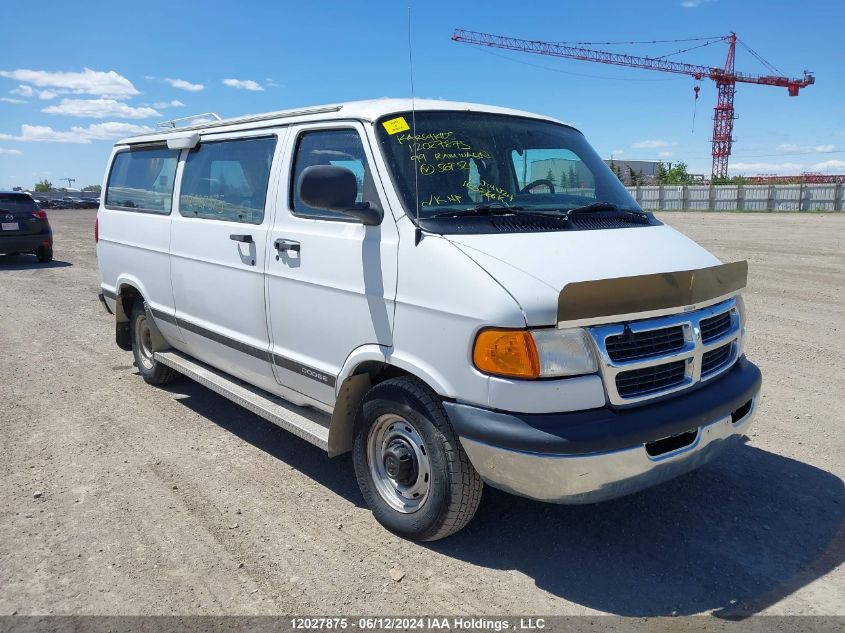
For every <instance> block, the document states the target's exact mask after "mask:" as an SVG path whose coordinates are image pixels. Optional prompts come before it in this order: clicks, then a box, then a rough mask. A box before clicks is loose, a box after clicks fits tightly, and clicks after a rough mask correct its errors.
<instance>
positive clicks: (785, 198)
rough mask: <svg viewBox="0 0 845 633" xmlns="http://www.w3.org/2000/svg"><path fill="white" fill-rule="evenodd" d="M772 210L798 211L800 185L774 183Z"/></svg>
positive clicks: (799, 208)
mask: <svg viewBox="0 0 845 633" xmlns="http://www.w3.org/2000/svg"><path fill="white" fill-rule="evenodd" d="M772 188H773V189H774V200H773V201H772V211H800V210H801V204H800V202H801V189H802V186H801V185H775V186H774V187H772Z"/></svg>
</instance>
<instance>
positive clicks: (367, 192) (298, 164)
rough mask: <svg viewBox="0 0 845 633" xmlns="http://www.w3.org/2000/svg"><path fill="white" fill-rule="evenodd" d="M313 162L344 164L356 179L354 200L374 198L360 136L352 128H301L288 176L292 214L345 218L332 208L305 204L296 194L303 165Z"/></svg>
mask: <svg viewBox="0 0 845 633" xmlns="http://www.w3.org/2000/svg"><path fill="white" fill-rule="evenodd" d="M314 165H335V166H337V167H345V168H346V169H349V170H350V171H351V172H352V173H353V174H355V180H356V181H357V182H358V197H357V198H356V200H355V201H356V202H363V201H364V200H365V199H366V200H367V201H369V202H374V201H375V200H374V198H375V196H376V194H375V190H374V188H373V185H372V182H373V181H372V175H371V174H370V168H369V165H368V164H367V157H366V154H364V146H363V144H362V143H361V138H360V137H359V136H358V133H357V132H356V131H354V130H320V131H314V132H305V133H304V134H302V135H300V137H299V142H298V143H297V147H296V158H295V160H294V165H293V178H292V179H291V192H290V198H291V207H292V209H293V213H294V215H302V216H306V217H316V218H323V219H340V220H348V219H349V216H348V215H345V214H343V213H337V212H335V211H326V210H324V209H315V208H313V207H309V206H308V205H307V204H305V203H304V202H303V201H302V200H301V199H300V198H299V189H298V186H297V185H298V183H299V177H300V176H301V175H302V171H303V170H304V169H305V168H306V167H312V166H314Z"/></svg>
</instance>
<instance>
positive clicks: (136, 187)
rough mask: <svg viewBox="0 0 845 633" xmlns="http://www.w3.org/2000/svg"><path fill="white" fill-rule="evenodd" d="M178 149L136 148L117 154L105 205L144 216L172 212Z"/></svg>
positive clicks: (113, 163) (110, 174)
mask: <svg viewBox="0 0 845 633" xmlns="http://www.w3.org/2000/svg"><path fill="white" fill-rule="evenodd" d="M178 155H179V154H178V152H177V151H176V150H171V149H166V148H160V149H159V148H157V149H136V150H127V151H124V152H119V153H117V154H115V157H114V161H112V166H111V171H110V172H109V182H108V185H106V203H105V206H106V207H109V208H113V209H114V208H116V209H126V210H131V211H141V212H145V213H160V214H162V215H167V214H168V213H170V206H171V202H172V199H173V178H174V176H175V175H176V163H177V159H178Z"/></svg>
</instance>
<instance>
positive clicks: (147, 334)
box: [129, 299, 179, 385]
mask: <svg viewBox="0 0 845 633" xmlns="http://www.w3.org/2000/svg"><path fill="white" fill-rule="evenodd" d="M144 306H145V304H144V301H143V300H141V299H139V300H138V301H136V302H135V304H134V305H133V306H132V316H131V317H130V319H129V338H130V341H131V342H132V354H133V356H135V366H136V367H137V368H138V373H140V374H141V378H143V379H144V381H145V382H146V383H147V384H150V385H165V384H167V383H169V382H171V381H173V380H175V379H176V378H178V377H179V372H177V371H176V370H175V369H173V368H171V367H168V366H167V365H163V364H161V363H160V362H158V361H157V360H155V356H154V353H153V346H152V333H151V331H150V324H149V323H148V322H147V312H146V310H145V309H144Z"/></svg>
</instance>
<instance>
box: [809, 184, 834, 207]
mask: <svg viewBox="0 0 845 633" xmlns="http://www.w3.org/2000/svg"><path fill="white" fill-rule="evenodd" d="M801 206H802V210H803V211H835V210H836V185H805V186H804V199H803V202H802V205H801Z"/></svg>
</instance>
